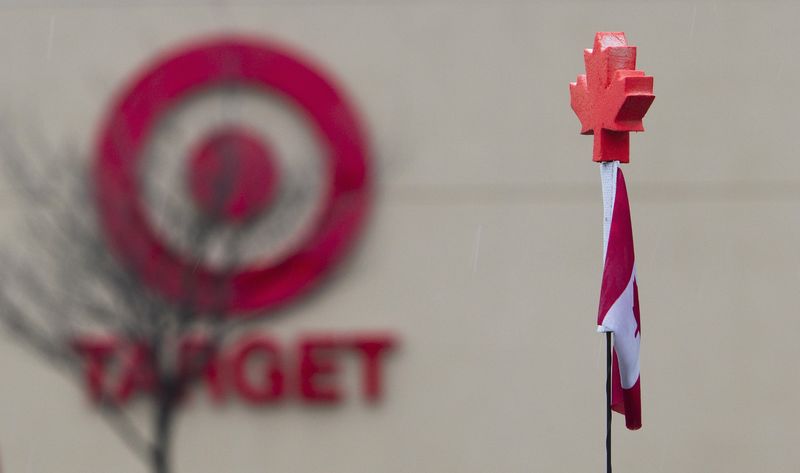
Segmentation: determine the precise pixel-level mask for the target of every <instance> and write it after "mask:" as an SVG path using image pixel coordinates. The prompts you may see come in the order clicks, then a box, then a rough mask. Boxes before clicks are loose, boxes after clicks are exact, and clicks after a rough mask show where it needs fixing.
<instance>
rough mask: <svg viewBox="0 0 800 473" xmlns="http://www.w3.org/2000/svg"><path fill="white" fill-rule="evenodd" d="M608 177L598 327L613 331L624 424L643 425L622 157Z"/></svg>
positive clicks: (609, 166) (615, 387)
mask: <svg viewBox="0 0 800 473" xmlns="http://www.w3.org/2000/svg"><path fill="white" fill-rule="evenodd" d="M600 173H601V178H602V182H603V210H604V218H603V242H604V261H605V263H604V266H603V283H602V286H601V289H600V309H599V311H598V314H597V326H598V327H597V331H598V332H613V334H614V338H613V339H614V350H613V351H614V354H613V363H612V370H611V371H612V372H611V408H612V409H613V410H615V411H617V412H619V413H621V414H624V415H625V426H626V427H627V428H628V429H631V430H635V429H639V428H641V427H642V402H641V393H640V380H639V342H640V339H641V333H640V332H641V323H640V322H639V291H638V288H637V286H636V261H635V258H634V254H633V233H632V231H631V213H630V207H629V206H628V192H627V190H626V189H625V178H624V177H623V175H622V169H620V167H619V161H610V162H604V163H601V167H600Z"/></svg>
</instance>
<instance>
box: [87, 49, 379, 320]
mask: <svg viewBox="0 0 800 473" xmlns="http://www.w3.org/2000/svg"><path fill="white" fill-rule="evenodd" d="M231 66H233V67H231ZM231 86H244V87H248V88H250V89H253V90H256V91H259V92H260V93H266V94H278V95H279V96H281V97H283V98H284V99H286V100H288V101H289V102H291V103H292V104H293V105H294V106H295V107H296V108H297V109H298V110H300V111H301V112H302V113H303V115H304V116H305V117H306V120H307V122H306V123H307V124H308V126H309V127H310V128H311V129H312V130H313V131H314V136H315V137H316V139H317V140H318V144H319V146H320V148H321V149H322V150H323V151H322V156H323V161H324V169H325V182H324V183H323V184H322V185H324V189H325V191H324V194H323V196H324V200H323V202H322V207H321V209H320V210H319V212H318V216H317V219H316V222H315V223H314V225H313V226H312V227H311V228H310V231H309V233H308V234H307V235H305V236H303V238H302V240H300V241H299V242H298V243H297V245H296V247H295V248H293V251H291V252H289V253H287V254H286V255H285V256H283V257H282V258H280V259H279V260H277V261H243V262H241V265H239V266H237V267H235V268H226V269H225V270H220V269H218V268H215V267H212V266H209V265H207V264H204V263H203V262H202V261H196V260H194V259H193V258H191V257H189V256H188V255H186V254H183V253H181V252H180V251H177V250H175V249H174V248H171V247H170V246H169V245H168V244H167V242H166V241H164V239H162V238H161V235H160V234H159V233H158V231H157V229H156V228H154V227H153V226H152V225H151V223H150V221H149V219H148V216H147V212H146V211H145V209H144V207H143V205H142V204H143V199H141V183H140V182H139V167H140V164H141V162H142V156H143V155H144V154H145V150H146V148H147V145H148V142H149V140H150V139H151V137H152V135H153V133H154V132H155V131H156V128H157V125H158V123H159V120H160V119H161V118H162V117H163V116H164V115H166V114H168V113H169V112H170V111H171V110H173V109H174V108H175V107H179V106H180V105H181V104H182V103H183V102H184V101H185V100H188V99H190V98H191V97H197V95H198V94H201V93H207V92H213V91H214V90H215V89H218V88H229V87H231ZM223 141H228V142H233V143H235V145H234V148H237V149H246V150H249V151H244V152H240V153H238V154H240V155H241V156H239V157H238V158H236V159H235V160H234V161H239V164H240V165H241V167H242V168H246V169H249V166H251V165H252V166H254V167H255V168H259V167H262V166H264V165H265V164H264V163H265V162H267V163H269V162H272V161H270V159H266V160H264V159H261V158H263V157H264V156H266V157H269V156H270V151H269V149H268V148H267V147H266V145H265V144H264V143H263V142H260V141H256V143H258V147H260V149H261V151H255V149H257V148H258V147H253V148H252V149H250V148H251V147H250V145H247V144H245V143H248V142H249V140H247V139H243V138H242V137H241V135H240V136H237V137H236V138H230V137H229V138H225V139H224V140H223ZM97 146H98V148H97V160H96V161H95V168H94V178H95V181H96V185H97V191H96V196H97V205H98V211H99V214H100V221H101V223H102V226H103V229H104V230H105V233H106V236H107V237H108V239H109V242H110V244H111V246H112V248H113V251H114V252H115V254H116V255H117V256H118V257H119V258H120V259H121V261H122V262H123V263H124V264H125V265H126V266H127V267H128V268H130V269H131V270H133V271H134V272H136V273H137V274H138V275H139V276H140V277H141V278H142V280H143V281H144V282H145V283H146V284H148V285H149V286H150V287H152V288H154V289H156V290H157V291H159V292H160V293H161V294H162V295H163V296H164V297H166V298H167V299H169V300H171V301H174V302H177V303H185V302H186V300H187V297H192V298H194V299H196V300H195V301H194V303H195V306H196V307H198V308H199V310H198V312H202V311H209V312H213V313H220V312H225V313H228V314H231V315H232V316H240V315H242V316H243V315H247V314H252V313H255V312H256V311H267V310H271V309H276V308H277V307H279V306H281V305H284V304H286V303H288V302H290V301H292V300H293V299H295V298H297V297H299V296H301V295H302V294H304V293H306V292H307V291H308V290H310V289H311V288H312V287H314V285H315V284H316V283H317V282H318V281H319V280H320V279H321V278H322V277H323V276H324V275H325V274H326V273H328V272H329V271H330V270H331V269H332V268H333V267H334V266H335V264H336V263H337V262H338V261H340V260H341V258H342V257H343V256H344V255H345V253H346V252H347V250H348V249H349V248H350V247H351V246H352V244H353V242H354V241H355V239H356V237H357V236H358V235H359V233H360V230H361V227H362V225H363V221H364V218H365V216H366V213H367V208H368V206H369V196H370V192H369V189H370V166H369V161H370V160H369V149H368V148H369V147H368V145H367V139H366V136H365V134H364V130H363V128H362V125H361V122H360V120H359V119H358V115H357V114H356V112H355V110H354V109H353V107H352V106H351V104H350V103H349V101H348V100H347V98H346V97H345V95H344V94H343V93H342V92H341V91H340V90H339V89H338V88H337V87H336V86H335V85H334V83H333V82H332V81H331V80H330V79H329V78H328V77H327V76H326V75H324V74H323V73H322V72H321V71H319V70H318V69H317V68H316V67H314V66H312V65H310V64H309V63H308V62H307V61H305V60H301V59H300V58H299V57H297V55H295V54H292V53H289V52H287V51H284V50H283V49H282V48H280V47H278V46H276V45H274V44H271V43H264V42H261V41H256V40H253V39H247V38H239V37H228V38H217V39H213V40H210V41H208V42H203V43H198V44H194V45H192V46H190V47H188V48H185V49H181V50H178V51H176V52H173V53H172V54H169V55H168V56H164V57H163V58H161V59H160V60H159V61H158V62H156V63H154V64H153V65H151V67H149V68H148V69H147V70H145V71H143V72H142V73H141V74H139V75H138V76H137V77H136V78H135V79H134V80H133V81H132V82H131V83H130V85H129V86H128V87H127V88H126V89H125V90H123V92H122V94H121V95H120V97H119V98H118V99H117V100H116V101H115V102H114V104H113V106H112V108H111V110H110V113H109V115H108V118H107V119H106V121H105V122H104V123H103V127H102V129H101V132H100V138H99V140H98V145H97ZM201 148H202V145H201ZM222 148H224V146H223V147H222ZM210 149H211V150H213V151H210V152H209V154H210V155H211V156H212V157H211V158H199V157H198V158H197V160H198V161H201V164H190V166H194V167H196V168H198V169H196V170H194V171H193V170H191V169H190V170H189V173H193V172H196V173H197V174H198V177H197V178H196V179H195V178H194V177H189V179H190V186H191V185H193V183H196V185H197V187H198V190H199V191H198V192H196V193H195V191H194V190H192V192H193V193H195V195H196V197H199V198H198V199H197V200H198V203H199V205H200V207H201V208H203V209H207V208H208V207H207V206H206V205H205V204H204V203H203V202H205V198H206V192H205V191H203V189H204V188H206V187H207V188H208V189H213V188H215V187H216V184H217V180H218V178H219V174H217V173H216V172H214V168H215V167H216V166H215V165H214V164H213V163H214V162H215V161H217V160H218V159H219V158H218V157H213V156H218V155H220V154H222V155H224V154H225V153H224V152H222V153H219V152H218V150H219V149H220V148H219V147H218V145H216V144H214V145H210ZM200 154H203V153H202V152H200ZM258 157H260V158H258ZM256 158H258V159H256ZM205 159H208V160H209V161H210V162H211V164H208V165H204V164H202V161H204V160H205ZM223 161H224V160H223ZM273 165H274V164H273ZM266 166H270V164H266ZM205 168H209V169H210V170H208V171H206V170H204V169H205ZM207 173H208V176H207V175H206V174H207ZM246 174H247V173H246V172H245V173H243V174H242V176H241V177H239V178H237V179H238V182H237V184H238V186H236V187H235V193H234V194H233V195H234V196H237V195H239V194H241V195H243V196H245V197H244V201H246V205H243V206H242V207H237V205H238V204H236V202H237V198H235V197H232V198H231V199H229V200H226V201H225V202H226V203H229V204H231V207H230V209H234V210H232V211H230V212H228V210H230V209H228V210H224V212H223V213H225V214H226V215H229V216H233V217H236V216H241V217H236V218H245V216H247V215H253V213H254V212H257V211H258V210H259V209H263V208H264V206H266V205H267V204H269V203H270V200H271V198H272V197H271V194H270V193H271V192H275V191H276V188H277V185H275V183H276V182H277V177H278V175H277V173H275V172H273V184H272V185H268V184H265V185H264V186H263V189H255V188H259V187H260V186H261V185H262V184H261V183H264V182H266V181H264V180H263V179H256V181H257V183H256V184H253V185H252V187H253V188H254V189H251V188H250V187H251V185H250V184H249V177H248V176H247V175H246ZM263 174H264V175H267V174H269V173H268V172H266V173H263ZM285 185H287V186H288V184H285ZM262 193H263V194H262ZM209 195H210V193H209ZM211 200H212V201H213V199H211ZM211 208H212V209H213V208H214V207H213V206H212V207H211ZM222 208H223V209H225V207H222Z"/></svg>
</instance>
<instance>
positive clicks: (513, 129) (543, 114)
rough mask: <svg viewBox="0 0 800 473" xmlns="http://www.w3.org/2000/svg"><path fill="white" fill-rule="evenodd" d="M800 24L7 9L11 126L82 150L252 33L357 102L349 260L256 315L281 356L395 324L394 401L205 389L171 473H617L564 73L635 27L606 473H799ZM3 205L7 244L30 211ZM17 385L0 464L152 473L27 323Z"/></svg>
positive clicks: (708, 10) (268, 4)
mask: <svg viewBox="0 0 800 473" xmlns="http://www.w3.org/2000/svg"><path fill="white" fill-rule="evenodd" d="M798 15H800V5H798V4H796V3H793V2H751V3H747V2H702V1H698V2H680V1H674V2H666V1H665V2H624V1H607V2H589V1H577V0H576V1H564V2H555V1H552V2H533V1H531V2H526V1H499V2H493V1H484V0H477V1H472V2H455V1H433V2H424V1H411V2H401V1H396V2H393V1H381V2H359V1H344V0H341V1H340V0H331V1H299V2H295V3H291V2H278V1H274V2H272V1H264V2H255V1H252V2H242V3H241V4H236V3H235V2H208V3H202V4H195V3H193V2H188V1H185V2H184V1H173V2H155V1H153V2H132V1H131V2H121V1H119V0H117V1H113V2H93V1H88V0H86V1H84V0H76V1H75V2H67V1H64V2H44V1H34V2H32V3H29V2H21V1H19V2H5V3H4V4H3V6H2V7H0V57H2V65H0V91H1V92H0V106H1V107H2V109H0V111H1V112H2V124H0V126H2V127H4V128H6V130H11V132H12V133H15V134H18V133H29V132H31V131H32V130H35V131H37V132H41V133H42V134H43V136H45V137H46V138H47V139H48V140H49V142H51V143H53V145H54V146H57V147H60V146H67V145H69V146H74V147H75V148H77V149H78V150H81V151H84V152H86V153H87V154H88V153H89V152H90V151H91V146H92V143H93V140H94V139H95V134H96V132H97V126H98V123H99V121H100V120H101V117H102V114H103V112H104V110H105V108H106V107H107V105H108V102H109V100H110V99H111V97H112V96H113V93H114V92H115V91H116V90H117V89H118V88H119V87H120V85H121V84H122V83H124V81H125V80H126V78H128V77H129V76H130V74H131V73H132V72H133V71H135V70H137V69H138V68H139V67H140V66H141V65H142V64H143V63H145V62H147V61H148V60H149V59H150V58H151V57H153V56H154V55H155V54H156V53H157V52H158V51H160V50H162V49H163V48H167V47H171V46H174V45H175V44H179V43H182V42H185V41H188V40H191V39H192V38H195V37H197V36H199V35H206V34H210V33H217V32H229V31H236V32H247V33H254V34H258V35H264V36H266V37H268V38H274V39H277V40H279V41H281V42H283V43H286V44H289V45H291V46H292V47H294V48H295V49H299V50H301V51H303V52H304V53H305V54H306V55H307V56H310V57H313V58H315V60H316V61H317V62H318V63H321V64H322V65H323V66H324V67H325V68H326V69H327V70H329V71H331V72H332V73H333V74H334V75H335V76H336V77H337V78H338V80H339V82H340V83H341V84H342V85H343V86H344V87H345V88H346V89H347V90H348V91H349V93H350V96H351V97H352V98H353V100H354V102H355V103H356V104H357V106H358V107H359V109H360V110H361V112H362V115H363V117H364V121H365V122H366V123H367V125H368V128H369V132H370V137H371V139H372V142H373V145H374V151H375V161H376V168H377V176H376V177H377V195H376V197H375V205H374V209H373V212H372V215H371V218H370V222H369V227H368V231H367V232H366V234H365V236H364V238H363V239H362V240H361V241H360V244H359V248H358V250H357V251H356V252H355V253H354V254H353V255H352V258H351V259H350V261H349V264H347V265H345V266H344V267H343V268H341V269H340V270H339V271H338V272H337V275H336V277H335V278H333V279H332V280H330V281H328V283H327V284H326V285H325V286H324V288H322V290H321V291H319V292H318V293H317V294H316V296H315V297H314V298H312V299H310V300H309V301H307V302H306V303H303V304H300V305H297V306H295V307H293V308H291V309H289V310H288V311H287V312H286V313H285V314H284V315H283V316H281V317H278V318H274V319H269V320H265V321H263V322H262V323H260V325H259V326H260V327H261V328H263V329H264V330H266V331H269V332H270V333H273V334H276V336H277V337H279V339H280V340H283V341H285V343H286V344H287V345H288V344H289V343H290V342H291V341H293V340H294V339H295V337H296V336H297V335H298V334H299V333H303V332H307V331H319V330H351V329H359V330H361V329H376V330H391V331H393V332H394V333H396V334H397V335H398V337H399V338H400V340H401V347H400V348H399V349H398V350H397V351H396V352H395V353H394V354H393V355H392V356H391V357H390V358H389V359H388V361H387V363H386V367H387V370H386V373H385V374H386V383H387V384H386V396H385V399H384V400H383V402H382V403H380V404H379V405H377V406H369V405H366V404H364V403H363V402H361V400H360V399H359V398H358V396H355V395H353V396H350V397H349V398H348V400H347V402H345V403H344V404H342V405H340V406H336V407H332V408H324V409H319V408H309V407H307V406H304V405H302V404H301V403H298V402H295V401H287V402H286V403H284V404H283V405H279V406H275V407H269V408H253V407H248V406H246V405H244V404H238V403H235V402H234V403H229V404H226V405H225V406H222V407H213V406H211V405H210V404H209V403H208V402H207V400H206V399H204V398H202V397H198V399H197V402H196V403H193V404H192V405H191V406H189V407H187V408H186V409H185V410H184V411H183V412H182V414H181V418H180V420H179V422H178V424H177V432H176V445H175V449H176V450H175V464H176V467H177V471H178V472H188V471H192V472H198V473H200V472H212V471H237V472H242V473H246V472H264V471H282V472H289V471H291V472H298V473H301V472H317V471H330V472H348V473H368V472H376V471H381V472H384V473H395V472H396V473H400V472H403V473H405V472H411V471H416V472H454V473H484V472H507V473H513V472H529V471H543V472H547V471H553V472H575V471H589V470H591V469H595V470H599V469H600V468H602V466H601V465H602V462H603V454H604V453H603V445H604V444H603V431H604V420H605V418H604V410H603V399H604V397H603V396H604V394H603V382H604V381H603V377H604V368H603V367H604V349H605V346H604V340H603V337H602V336H599V335H597V334H596V333H595V332H594V330H595V317H596V315H595V313H596V307H597V298H598V288H599V279H600V270H601V252H602V248H601V212H602V206H601V200H600V188H599V186H600V184H599V179H598V174H599V172H598V169H597V165H595V164H593V163H592V162H591V159H590V157H591V146H592V140H591V138H588V137H582V136H580V135H578V122H577V119H576V118H575V116H574V115H573V113H572V111H571V110H570V108H569V98H568V88H567V84H568V82H569V81H572V80H575V76H576V75H577V74H578V73H582V72H583V61H582V54H581V51H582V49H583V48H588V47H591V42H592V39H593V35H594V32H595V31H597V30H612V31H613V30H624V31H625V32H626V33H627V35H628V38H629V41H630V42H631V43H633V44H635V45H636V46H638V48H639V61H638V62H639V67H640V68H641V69H643V70H645V71H646V72H647V73H648V74H650V75H653V76H654V77H655V93H656V96H657V99H656V101H655V103H654V105H653V107H652V109H651V111H650V112H649V114H648V116H647V117H646V119H645V126H646V128H647V132H646V133H645V134H640V135H636V136H633V137H632V139H631V154H632V157H631V161H632V162H631V164H630V165H628V166H626V167H625V172H626V174H627V179H628V182H629V190H630V196H631V202H632V214H633V219H634V222H633V225H634V234H635V237H636V249H637V256H638V261H637V267H638V275H639V278H640V281H639V284H640V298H641V310H642V321H643V330H642V334H643V335H642V337H643V339H642V340H643V348H642V383H643V384H642V386H643V405H644V415H643V416H644V429H643V430H641V431H639V432H627V431H625V430H624V429H623V426H622V421H621V418H619V417H617V418H616V419H617V420H616V423H615V428H614V435H615V440H614V448H615V461H616V466H617V468H618V469H619V471H650V472H662V471H663V472H666V471H686V472H729V473H734V472H742V473H744V472H752V471H770V472H775V473H778V472H793V471H797V468H798V466H800V453H799V452H798V449H797V448H796V446H795V444H796V442H797V439H798V437H799V436H800V427H798V426H799V425H800V410H798V409H797V408H796V407H795V398H796V393H797V389H798V387H799V386H800V378H798V374H797V370H796V360H797V359H798V357H800V344H797V342H796V334H797V333H798V330H800V318H798V317H797V304H796V300H795V299H796V295H797V293H798V291H797V287H798V283H800V270H799V269H798V268H800V253H798V251H797V241H798V239H799V238H800V160H798V159H796V154H797V153H796V144H797V139H796V138H797V133H796V131H795V130H794V126H795V124H796V123H795V122H796V118H797V113H796V112H797V110H798V105H800V104H799V103H798V98H797V95H796V93H795V91H796V87H795V84H796V83H798V81H800V62H798V61H797V59H796V42H797V36H796V19H797V18H798ZM0 196H2V203H0V212H2V220H1V222H2V224H0V235H2V238H3V241H5V242H6V245H7V246H8V247H13V244H14V242H15V241H16V240H15V238H19V236H18V231H17V226H18V222H19V221H20V219H21V215H22V214H23V212H27V211H29V210H27V209H25V208H23V207H22V206H21V204H20V203H19V202H18V201H17V200H15V198H14V193H13V191H12V189H11V188H10V187H6V188H4V189H0ZM347 366H348V370H350V371H348V373H347V375H346V377H347V379H348V381H347V386H348V389H350V392H354V390H355V384H354V383H355V381H354V374H353V372H352V370H353V365H352V364H349V365H347ZM0 376H2V380H3V381H2V383H0V462H2V464H3V468H4V471H9V472H28V471H30V472H36V471H41V472H50V471H58V472H63V473H67V472H99V471H114V472H143V471H146V470H145V468H144V467H143V466H142V465H141V464H140V463H139V462H138V461H137V459H136V458H135V457H134V456H132V455H131V454H130V453H129V452H128V451H127V450H126V449H125V447H124V446H123V444H122V443H121V442H120V441H119V440H118V439H117V438H116V437H115V436H114V435H113V434H111V432H110V431H109V430H108V428H107V426H106V425H105V424H104V423H103V421H102V420H101V418H100V416H99V415H98V414H97V411H96V409H95V408H94V407H92V406H91V405H89V404H88V402H87V401H86V399H85V395H84V393H83V392H82V391H81V387H80V385H79V384H76V383H74V382H72V381H71V380H70V379H68V378H67V377H64V376H62V375H60V374H59V373H57V372H56V371H54V370H53V369H51V367H49V366H47V365H46V364H45V363H43V362H42V361H41V359H40V358H39V357H37V356H36V355H34V354H32V353H31V352H30V351H28V350H26V349H25V347H24V346H22V345H20V344H18V343H15V340H14V339H13V337H10V336H4V337H3V338H2V339H0ZM132 415H133V416H134V417H136V418H137V419H138V420H139V421H145V420H147V418H146V417H145V416H146V415H147V413H146V411H145V410H144V409H143V408H142V407H141V406H139V407H134V408H133V409H132Z"/></svg>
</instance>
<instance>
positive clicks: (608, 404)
mask: <svg viewBox="0 0 800 473" xmlns="http://www.w3.org/2000/svg"><path fill="white" fill-rule="evenodd" d="M606 473H611V332H606Z"/></svg>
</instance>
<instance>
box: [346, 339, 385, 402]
mask: <svg viewBox="0 0 800 473" xmlns="http://www.w3.org/2000/svg"><path fill="white" fill-rule="evenodd" d="M352 346H353V348H355V349H356V350H357V351H358V352H359V353H360V354H361V359H362V366H363V370H362V385H361V386H362V393H363V395H364V398H365V399H367V400H368V401H370V402H375V401H378V400H380V398H381V396H382V395H383V389H382V388H383V375H382V372H383V368H382V367H383V364H382V363H381V360H382V355H383V354H384V353H385V352H387V351H388V350H390V349H392V348H394V346H395V339H394V337H392V336H391V335H383V336H380V335H377V336H357V337H355V338H354V339H353V341H352Z"/></svg>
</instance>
